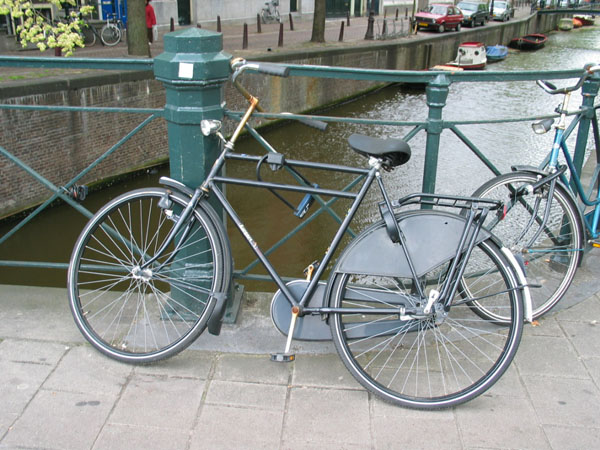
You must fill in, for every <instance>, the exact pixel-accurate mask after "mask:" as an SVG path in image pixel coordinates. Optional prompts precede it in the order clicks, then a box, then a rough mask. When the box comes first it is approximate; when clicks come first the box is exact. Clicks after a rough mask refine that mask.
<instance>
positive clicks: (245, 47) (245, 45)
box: [242, 22, 248, 50]
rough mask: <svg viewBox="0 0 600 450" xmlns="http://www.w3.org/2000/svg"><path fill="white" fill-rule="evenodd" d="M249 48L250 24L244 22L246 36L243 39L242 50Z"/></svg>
mask: <svg viewBox="0 0 600 450" xmlns="http://www.w3.org/2000/svg"><path fill="white" fill-rule="evenodd" d="M247 48H248V24H247V23H245V22H244V35H243V37H242V50H246V49H247Z"/></svg>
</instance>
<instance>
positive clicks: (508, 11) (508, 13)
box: [490, 1, 515, 22]
mask: <svg viewBox="0 0 600 450" xmlns="http://www.w3.org/2000/svg"><path fill="white" fill-rule="evenodd" d="M492 7H493V8H494V10H493V11H492V19H493V20H500V21H502V22H506V21H507V20H508V19H510V18H511V17H514V15H515V13H514V10H513V8H512V6H511V4H510V3H509V2H505V1H494V2H493V3H492V4H491V5H490V8H492Z"/></svg>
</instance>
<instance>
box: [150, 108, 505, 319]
mask: <svg viewBox="0 0 600 450" xmlns="http://www.w3.org/2000/svg"><path fill="white" fill-rule="evenodd" d="M249 102H250V106H249V107H248V110H247V111H246V112H245V114H244V115H243V117H242V118H241V120H240V122H239V124H238V126H237V128H236V130H235V131H234V133H233V135H232V137H231V138H230V139H229V140H228V141H227V140H225V139H224V138H223V137H222V135H220V134H219V138H221V139H222V141H223V142H224V143H225V144H224V148H223V151H222V152H221V154H220V155H219V157H218V158H217V159H216V161H215V163H214V164H213V166H212V168H211V170H210V172H209V174H208V176H207V178H206V179H205V181H204V182H203V183H202V184H201V186H199V187H198V188H196V190H195V191H194V195H193V196H192V199H191V201H190V203H189V204H188V205H187V207H186V208H185V209H184V210H183V211H182V213H181V215H180V220H179V221H178V223H177V224H176V226H175V227H174V228H173V229H172V231H171V236H169V237H168V238H167V240H166V243H165V245H167V244H168V243H169V241H170V240H171V239H174V237H175V236H176V235H177V234H178V233H179V232H180V231H182V229H183V227H184V226H185V225H186V224H185V222H186V218H187V217H189V215H190V214H191V211H192V210H193V208H195V207H196V205H197V203H198V202H201V201H205V199H206V198H207V197H208V195H209V194H214V196H215V198H216V199H217V201H218V202H219V204H220V205H221V206H222V207H223V209H224V210H225V212H226V213H227V215H228V216H229V217H230V218H231V220H232V221H233V223H234V224H235V226H236V227H237V229H238V230H239V231H240V233H241V234H242V236H243V237H244V239H245V240H246V242H248V244H249V245H250V247H251V248H252V250H253V251H254V253H255V254H256V256H257V257H258V259H259V261H260V262H261V263H262V264H263V265H264V267H265V268H266V270H267V272H268V274H269V276H270V277H271V278H272V280H273V281H274V282H275V284H276V285H277V287H278V288H279V289H280V290H281V292H282V294H283V295H284V296H285V298H286V299H287V301H288V302H289V304H290V306H291V307H292V311H293V314H294V316H298V315H300V316H302V315H304V314H327V313H334V312H342V311H344V312H346V313H347V312H348V308H345V309H343V310H339V309H334V308H330V307H328V305H327V306H325V305H323V306H321V307H307V304H308V302H309V300H310V299H311V297H312V295H313V294H314V292H315V290H316V288H317V285H318V283H319V281H320V280H321V278H322V276H323V273H324V271H325V270H326V268H327V265H328V264H329V262H330V261H331V260H332V258H333V256H334V254H335V252H336V250H337V249H338V247H339V244H340V242H341V240H342V238H343V235H344V233H345V232H346V231H347V230H348V227H349V225H350V223H351V222H352V220H353V218H354V216H355V213H356V211H357V210H358V208H359V206H360V204H361V203H362V201H363V199H364V198H365V195H366V194H367V191H368V190H369V188H370V187H371V185H372V184H373V181H374V180H376V181H377V184H378V186H379V188H380V191H381V193H382V196H383V202H382V204H383V207H382V211H386V212H387V213H388V214H389V217H395V214H394V209H393V208H394V206H402V203H403V201H402V200H400V201H399V202H397V203H395V204H393V203H392V201H391V200H390V199H389V197H388V195H387V191H386V190H385V187H384V184H383V180H382V178H381V168H382V161H381V160H379V159H377V158H374V157H371V158H370V159H369V166H370V168H369V169H364V168H355V167H348V166H342V165H335V164H325V163H315V162H310V161H297V160H286V161H285V162H284V163H283V164H284V165H286V166H288V167H300V168H310V169H317V170H325V171H333V172H342V173H349V174H356V175H359V176H361V177H364V181H363V183H362V185H361V186H360V189H359V190H358V192H347V191H340V190H332V189H324V188H320V187H313V186H306V185H291V184H279V183H270V182H265V181H260V180H250V179H239V178H232V177H227V176H220V175H218V174H219V173H221V169H222V168H223V166H224V164H225V163H226V161H227V160H238V161H246V162H256V163H259V162H260V161H261V160H262V159H263V158H261V157H258V156H251V155H243V154H235V153H234V152H233V149H234V145H235V142H236V140H237V138H238V137H239V135H240V133H241V130H242V129H243V128H244V127H245V128H247V129H248V130H249V131H251V132H253V133H256V130H254V129H253V128H252V127H251V126H250V125H249V124H248V120H249V119H250V117H251V116H252V113H253V112H254V111H255V109H257V108H258V100H257V99H255V98H254V97H251V98H249ZM217 134H218V133H217ZM251 134H252V133H251ZM263 139H264V138H263ZM162 182H163V183H165V184H169V185H172V186H175V185H176V183H177V182H174V181H172V180H169V179H162ZM219 184H235V185H240V186H247V187H259V188H265V189H269V190H283V191H292V192H300V193H304V194H311V195H323V196H329V197H336V198H345V199H351V200H353V202H352V204H351V206H350V207H349V209H348V211H347V214H346V216H345V218H344V219H343V221H342V223H341V224H340V226H339V228H338V230H337V231H336V233H335V235H334V237H333V239H332V241H331V243H330V245H329V247H328V249H327V251H326V253H325V255H324V257H323V259H322V260H321V261H320V264H319V266H318V268H317V269H316V272H315V273H314V276H313V277H312V278H311V279H310V281H309V284H308V287H307V288H306V290H305V291H304V293H303V294H302V297H301V298H299V299H297V298H295V296H294V294H293V293H292V292H291V291H290V290H289V288H288V286H287V285H286V284H285V282H284V281H283V279H282V277H281V276H280V275H279V274H278V273H277V271H276V270H275V268H274V267H273V266H272V264H271V263H270V262H269V260H268V258H267V257H266V255H265V254H264V253H263V251H262V250H261V249H260V248H259V246H258V244H257V243H256V241H255V240H254V239H253V238H252V236H251V235H250V233H249V232H248V230H247V229H246V227H245V226H244V224H243V222H242V220H241V219H240V217H239V216H238V215H237V213H236V211H235V210H234V208H233V207H232V205H231V204H230V203H229V201H228V200H227V198H226V197H225V194H224V193H223V191H222V190H221V189H220V188H219V186H218V185H219ZM419 195H420V194H419ZM423 195H425V194H423ZM427 195H428V197H430V198H435V197H444V196H435V195H430V194H427ZM417 196H418V195H417ZM409 197H410V198H413V197H414V195H413V196H409ZM446 198H452V199H453V200H454V201H455V203H456V202H457V201H467V202H468V201H469V200H471V201H473V200H474V203H473V204H471V205H470V206H468V207H466V206H460V207H463V208H468V209H469V214H468V215H467V218H466V220H465V225H464V228H463V231H462V235H461V237H460V239H459V244H458V246H457V249H456V253H455V255H454V259H453V262H452V264H451V265H450V268H449V275H448V277H447V278H446V280H445V281H444V284H443V286H442V288H441V292H437V291H435V292H434V291H432V292H430V293H429V294H428V295H426V293H425V292H424V290H423V287H422V286H421V283H419V277H418V275H417V273H416V270H415V268H414V264H413V258H412V257H411V255H410V254H409V252H408V250H407V246H406V242H405V240H404V236H403V233H402V230H401V229H400V225H399V223H398V221H397V220H393V221H392V222H393V223H394V225H393V226H394V227H395V228H396V233H395V234H396V235H397V237H398V240H399V244H400V246H401V247H402V251H403V252H404V256H405V257H406V260H407V262H408V266H409V268H410V273H411V275H412V279H413V284H414V288H415V290H416V296H418V297H419V299H420V301H419V303H420V304H421V306H420V307H419V308H406V305H404V304H402V303H399V304H398V306H397V307H390V308H373V309H372V310H371V312H372V313H373V314H402V315H404V314H411V313H412V314H417V313H422V312H425V313H428V312H429V311H428V310H427V309H426V308H431V305H432V304H433V303H434V302H435V301H436V300H437V299H438V298H439V299H440V302H441V303H442V304H443V305H444V306H445V307H446V308H447V307H449V306H450V302H451V299H452V298H453V295H454V293H455V292H456V289H457V286H458V283H459V281H460V279H461V277H462V276H463V273H464V270H465V267H466V263H467V261H468V259H469V256H470V254H471V251H472V250H473V248H474V247H475V245H476V243H477V242H476V241H477V238H478V236H479V231H480V229H481V225H482V223H483V221H484V220H485V216H486V214H487V211H488V207H487V206H478V205H480V204H484V205H485V204H486V201H485V200H482V199H468V198H463V197H449V196H446ZM413 203H415V202H414V201H413ZM416 203H420V202H416ZM447 206H455V207H459V206H456V204H455V205H447ZM496 207H498V205H496ZM159 253H160V252H159ZM149 263H151V262H150V261H149V262H147V263H146V265H149ZM143 268H144V267H142V269H143ZM362 313H363V314H364V313H365V312H364V311H362Z"/></svg>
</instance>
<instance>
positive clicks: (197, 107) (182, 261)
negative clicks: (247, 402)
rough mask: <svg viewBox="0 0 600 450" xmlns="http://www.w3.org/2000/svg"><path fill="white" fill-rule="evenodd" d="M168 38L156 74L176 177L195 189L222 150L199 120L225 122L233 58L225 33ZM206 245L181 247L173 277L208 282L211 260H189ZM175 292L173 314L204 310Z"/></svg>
mask: <svg viewBox="0 0 600 450" xmlns="http://www.w3.org/2000/svg"><path fill="white" fill-rule="evenodd" d="M164 40H165V47H164V48H165V50H164V53H162V54H161V55H159V56H158V57H157V58H156V59H155V60H154V75H155V77H156V79H157V80H159V81H161V82H162V83H163V84H164V87H165V90H166V100H167V102H166V105H165V114H164V117H165V119H166V121H167V130H168V140H169V163H170V171H171V177H172V178H174V179H176V180H178V181H181V182H183V183H184V184H186V185H187V186H190V187H192V188H196V187H197V186H199V185H200V184H201V182H202V181H203V180H204V178H205V177H206V175H207V174H208V172H209V170H210V168H211V166H212V165H213V163H214V161H215V159H216V158H217V156H218V154H219V151H220V144H219V141H218V139H215V138H214V136H211V137H205V136H204V135H202V132H201V130H200V121H201V120H203V119H222V118H223V107H222V103H223V99H224V84H225V82H226V81H227V79H228V76H229V73H230V69H229V61H230V60H231V56H230V55H229V54H226V53H224V52H223V39H222V35H221V34H219V33H215V32H211V31H207V30H202V29H198V28H188V29H184V30H180V31H176V32H173V33H169V34H167V35H165V38H164ZM201 245H203V244H197V246H196V247H194V248H189V247H186V248H185V249H182V250H181V251H180V252H179V253H178V255H177V258H176V259H175V260H174V261H173V263H172V267H171V271H172V273H173V274H177V275H173V276H181V277H182V278H183V279H184V280H185V283H184V285H186V284H191V283H194V284H198V285H202V284H203V283H206V279H204V281H202V277H199V275H198V274H199V273H201V272H202V271H203V269H204V267H206V263H207V262H208V261H202V260H199V259H202V258H201V257H197V256H194V257H193V258H190V257H189V255H194V254H195V255H197V254H199V253H201V251H202V250H205V249H204V248H200V246H201ZM205 287H208V286H205ZM171 290H172V297H173V298H174V299H176V302H175V304H174V305H172V307H173V316H176V317H184V318H185V317H186V316H187V315H188V312H189V311H191V312H193V313H197V314H199V313H200V312H201V309H202V308H203V305H202V304H201V302H197V301H195V297H196V295H194V294H193V291H192V292H191V293H190V292H186V291H184V290H182V289H181V288H177V287H176V286H175V285H172V289H171ZM181 305H185V306H184V307H182V306H181ZM175 311H178V312H177V313H175ZM192 317H193V316H192Z"/></svg>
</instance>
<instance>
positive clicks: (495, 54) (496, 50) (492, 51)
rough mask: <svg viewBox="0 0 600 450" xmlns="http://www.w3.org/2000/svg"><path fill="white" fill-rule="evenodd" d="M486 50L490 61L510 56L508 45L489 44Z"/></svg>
mask: <svg viewBox="0 0 600 450" xmlns="http://www.w3.org/2000/svg"><path fill="white" fill-rule="evenodd" d="M485 52H486V55H487V60H488V62H490V63H493V62H498V61H502V60H503V59H505V58H506V57H507V56H508V47H507V46H506V45H488V46H487V47H486V48H485Z"/></svg>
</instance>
